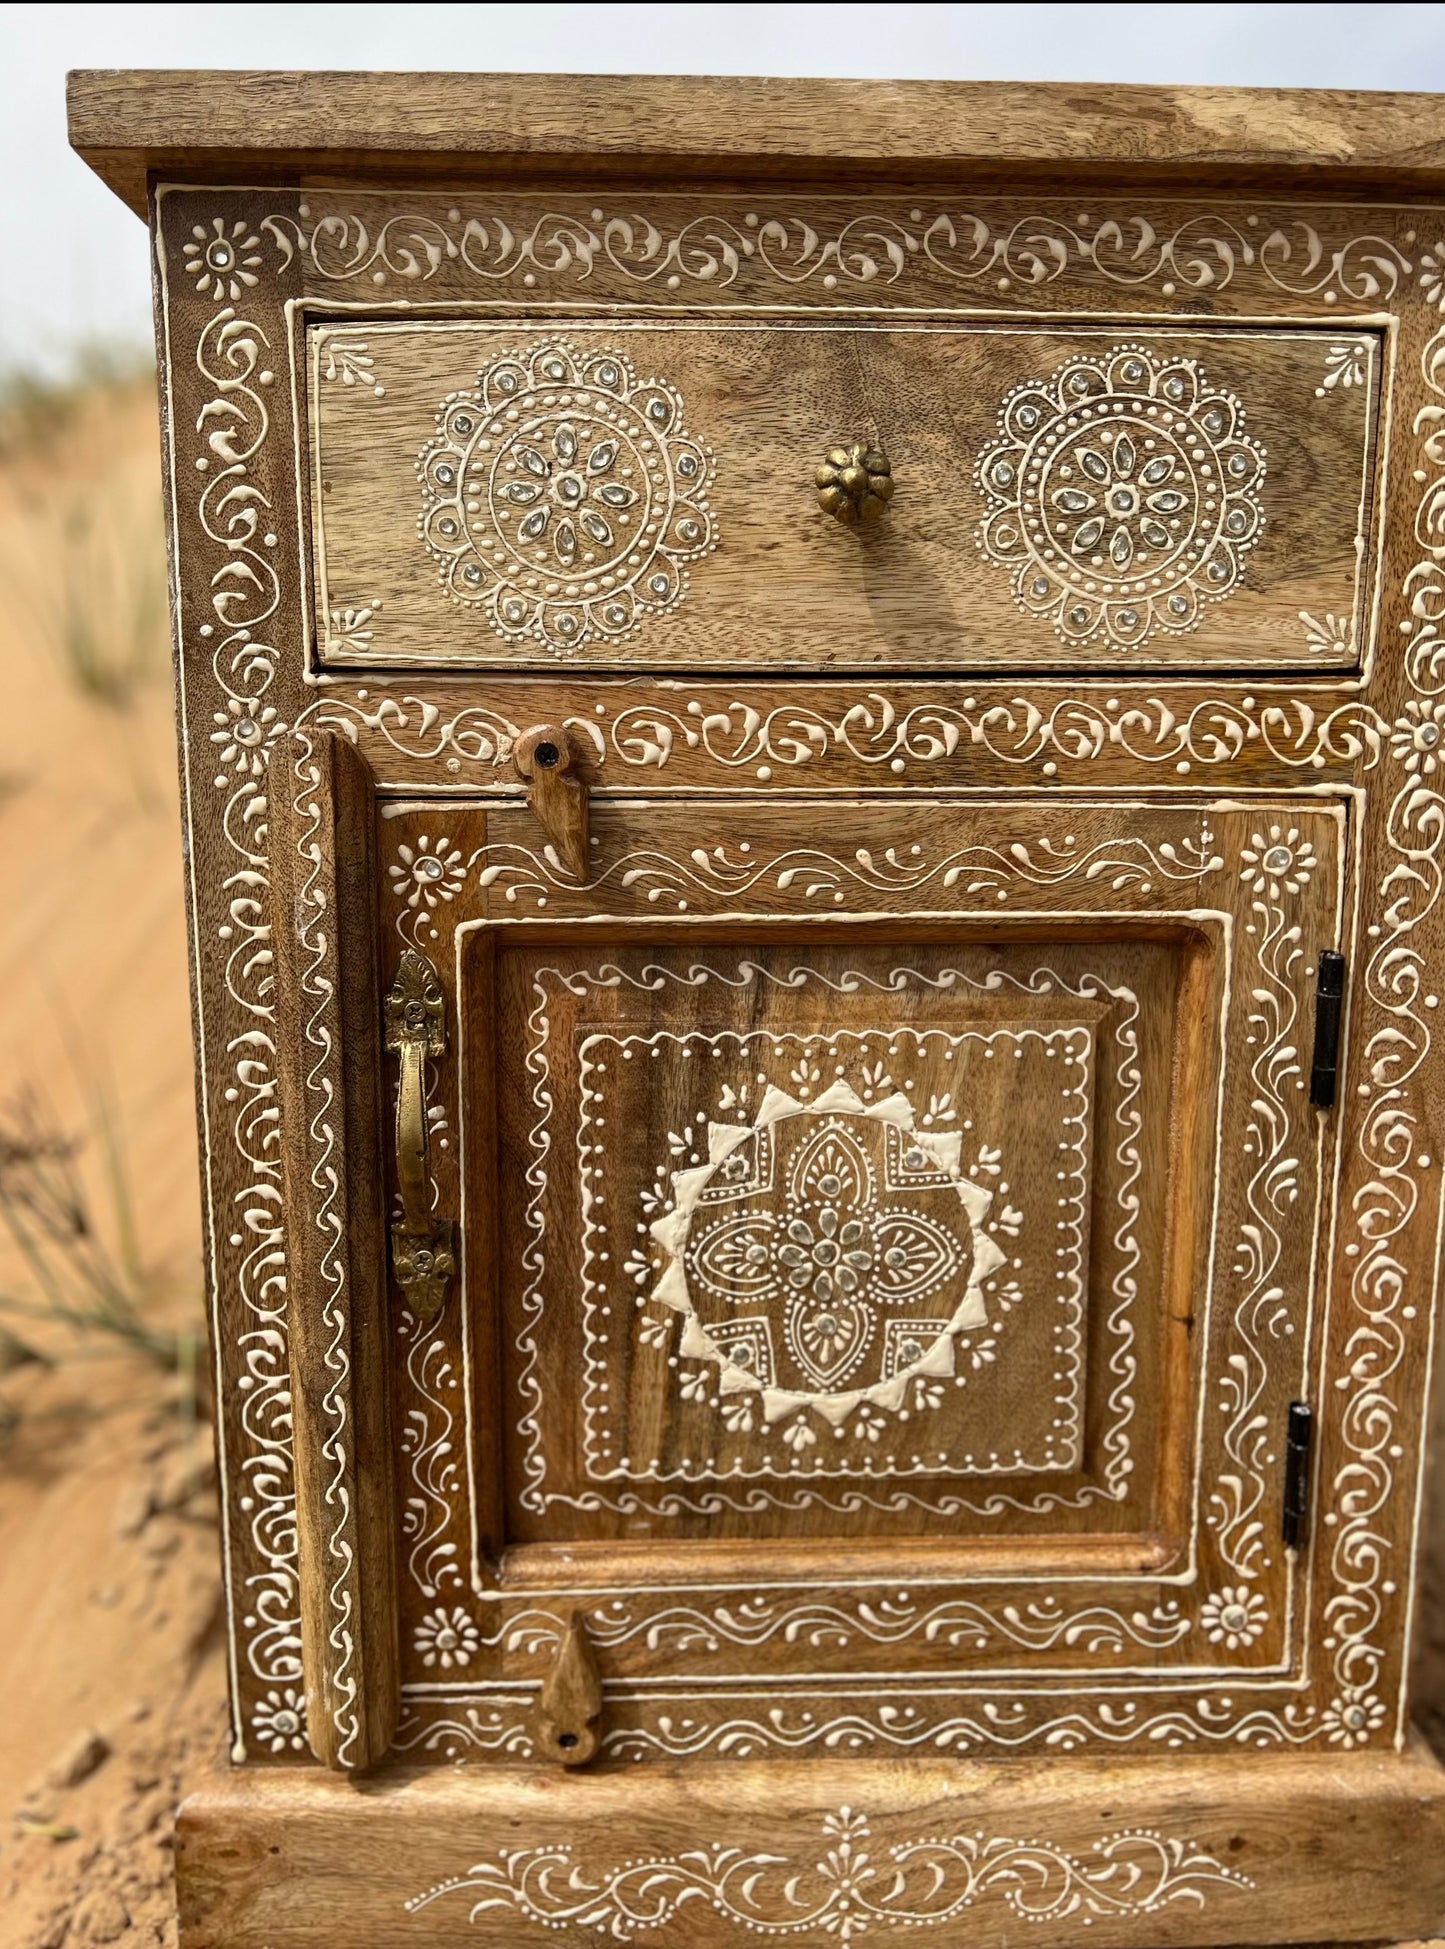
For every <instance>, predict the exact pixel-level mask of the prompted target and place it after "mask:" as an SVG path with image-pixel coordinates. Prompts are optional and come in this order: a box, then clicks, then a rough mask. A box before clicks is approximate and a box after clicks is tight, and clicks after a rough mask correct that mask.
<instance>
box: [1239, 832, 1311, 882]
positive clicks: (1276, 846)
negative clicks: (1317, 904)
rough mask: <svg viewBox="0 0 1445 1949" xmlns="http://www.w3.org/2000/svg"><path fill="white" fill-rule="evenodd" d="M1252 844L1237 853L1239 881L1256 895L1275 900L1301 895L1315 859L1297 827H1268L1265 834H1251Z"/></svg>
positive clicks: (1307, 842) (1308, 880) (1308, 843)
mask: <svg viewBox="0 0 1445 1949" xmlns="http://www.w3.org/2000/svg"><path fill="white" fill-rule="evenodd" d="M1251 839H1252V844H1250V845H1248V846H1246V847H1244V848H1243V850H1242V851H1241V853H1240V859H1241V862H1242V864H1241V867H1240V874H1239V877H1240V879H1241V880H1242V881H1243V882H1244V884H1245V885H1246V886H1247V887H1252V888H1253V889H1254V891H1255V892H1256V893H1257V894H1261V895H1272V896H1275V897H1278V894H1279V892H1280V889H1281V888H1283V890H1284V891H1285V892H1286V893H1302V892H1303V891H1304V889H1305V887H1307V886H1308V885H1309V882H1310V879H1311V876H1312V875H1313V874H1314V871H1315V869H1316V867H1317V866H1318V865H1319V860H1318V858H1317V856H1316V854H1315V849H1314V844H1313V842H1312V841H1310V840H1308V839H1305V838H1303V837H1302V836H1301V833H1300V830H1299V828H1298V826H1271V827H1270V828H1269V830H1268V832H1256V833H1253V834H1252V835H1251Z"/></svg>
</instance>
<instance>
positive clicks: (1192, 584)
mask: <svg viewBox="0 0 1445 1949" xmlns="http://www.w3.org/2000/svg"><path fill="white" fill-rule="evenodd" d="M1386 349H1387V348H1386V345H1385V341H1384V338H1383V335H1382V334H1381V333H1379V332H1377V331H1375V330H1373V329H1370V328H1358V329H1357V328H1353V327H1352V328H1351V329H1350V331H1349V332H1348V333H1347V334H1344V335H1343V336H1342V335H1341V334H1340V333H1339V332H1330V331H1327V330H1321V329H1319V328H1318V327H1315V328H1304V327H1274V328H1270V329H1262V328H1250V327H1244V326H1238V325H1235V326H1229V327H1226V326H1214V325H1211V326H1208V327H1203V326H1200V327H1191V328H1188V329H1178V328H1173V329H1167V330H1159V329H1152V328H1143V327H1140V326H1133V325H1131V324H1129V323H1128V322H1126V321H1117V322H1115V321H1111V322H1110V323H1109V324H1107V325H1106V326H1089V327H1085V326H1072V325H1063V324H1059V325H1048V326H1046V327H1045V326H1038V327H1035V326H1029V327H1027V328H1021V327H1019V326H1018V325H1002V324H991V323H985V322H979V323H969V324H932V323H918V324H906V325H885V324H882V323H879V324H849V325H830V324H821V325H820V324H818V323H816V322H803V321H801V320H800V321H779V322H777V323H769V324H767V325H762V326H760V325H756V324H747V325H742V324H739V325H727V324H715V323H707V324H704V323H696V324H694V323H668V324H666V325H658V324H655V323H652V324H643V323H630V322H627V321H625V320H612V321H608V322H607V323H606V324H603V325H599V324H596V323H593V322H588V323H585V324H583V323H566V324H562V325H556V326H550V325H549V326H547V327H543V326H540V325H538V324H537V323H536V322H530V323H529V322H522V321H508V322H495V321H488V322H439V321H435V320H431V321H421V322H416V323H405V324H391V323H376V322H371V321H368V322H367V323H366V324H365V325H359V324H341V323H335V324H316V325H313V326H312V327H311V328H310V333H309V346H308V364H309V382H310V407H309V411H310V438H311V447H312V530H313V543H314V564H313V566H314V574H313V586H314V601H315V618H314V621H315V658H316V660H317V661H318V662H319V663H320V664H321V665H324V666H329V667H335V668H345V667H349V666H366V665H405V666H413V667H424V666H432V665H450V666H456V667H462V668H475V669H488V668H496V669H500V668H518V669H525V668H536V667H549V666H553V665H555V664H556V662H557V661H558V660H559V659H560V660H563V661H566V662H569V663H571V664H573V665H578V666H584V667H591V668H596V669H599V670H605V669H626V670H633V669H638V668H663V669H699V670H701V669H706V668H710V667H716V668H726V669H729V670H732V671H739V670H747V669H755V670H764V671H799V672H803V671H812V672H816V671H818V670H820V669H823V670H827V671H829V672H844V671H849V670H857V671H875V670H878V669H879V668H880V667H891V668H893V669H905V670H914V671H918V672H921V673H926V672H929V671H934V672H938V673H944V672H947V671H952V670H957V671H965V670H968V671H971V670H980V671H986V670H988V669H1007V670H1017V669H1018V668H1020V667H1032V668H1037V669H1038V670H1040V671H1045V670H1049V669H1077V670H1082V671H1087V670H1094V669H1100V670H1102V669H1116V668H1117V669H1132V668H1140V669H1143V668H1153V667H1160V668H1168V667H1183V668H1187V669H1190V670H1194V669H1198V668H1201V667H1206V666H1208V667H1212V668H1215V669H1217V670H1219V671H1220V672H1228V671H1230V670H1240V671H1249V672H1260V671H1268V670H1304V669H1326V668H1327V669H1332V670H1339V669H1348V668H1351V667H1353V666H1355V665H1356V664H1357V663H1358V662H1359V661H1360V659H1361V656H1362V654H1363V651H1364V649H1365V648H1366V644H1365V641H1364V637H1365V633H1366V630H1367V619H1368V616H1369V613H1370V602H1371V592H1370V582H1371V575H1370V564H1371V559H1372V554H1373V540H1372V538H1373V531H1374V526H1375V521H1376V505H1375V504H1376V485H1375V475H1376V456H1377V447H1378V445H1379V431H1378V430H1379V423H1380V414H1381V406H1380V402H1381V392H1382V371H1383V367H1384V363H1385V352H1386ZM854 442H862V443H866V444H867V445H868V446H870V447H871V448H872V449H874V450H875V451H877V452H879V453H882V454H885V455H886V457H887V460H888V462H889V464H890V467H891V474H890V476H889V478H890V480H891V483H892V490H893V491H892V498H891V501H890V502H889V503H888V505H887V507H886V511H884V510H883V504H882V502H881V499H879V498H878V497H873V498H874V499H875V500H877V502H878V509H879V512H880V517H881V518H879V519H877V520H874V521H870V522H864V523H861V524H858V525H844V524H841V523H840V522H839V521H838V520H836V519H834V518H833V517H832V516H831V515H830V514H829V513H828V512H827V511H825V509H824V508H823V507H822V506H820V503H819V495H818V488H817V476H818V470H819V468H820V465H823V464H825V463H826V457H827V456H828V454H829V453H830V452H832V451H835V450H837V449H838V448H839V445H840V443H842V444H843V445H844V446H847V445H850V444H852V443H854Z"/></svg>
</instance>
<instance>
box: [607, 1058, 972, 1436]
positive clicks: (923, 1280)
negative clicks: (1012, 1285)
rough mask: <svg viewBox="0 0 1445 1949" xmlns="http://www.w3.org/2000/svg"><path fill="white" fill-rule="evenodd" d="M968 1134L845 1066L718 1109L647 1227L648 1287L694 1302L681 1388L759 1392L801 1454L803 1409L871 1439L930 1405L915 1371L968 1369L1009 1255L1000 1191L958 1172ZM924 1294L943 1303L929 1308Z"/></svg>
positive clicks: (726, 1395)
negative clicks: (724, 1117)
mask: <svg viewBox="0 0 1445 1949" xmlns="http://www.w3.org/2000/svg"><path fill="white" fill-rule="evenodd" d="M802 1073H803V1071H802V1068H801V1066H800V1067H799V1068H798V1069H797V1070H795V1071H794V1074H793V1079H792V1080H793V1082H794V1086H795V1087H796V1088H797V1089H798V1090H799V1091H802V1090H805V1089H806V1090H808V1091H810V1092H811V1090H812V1088H813V1087H814V1085H813V1083H812V1082H811V1081H806V1082H805V1081H799V1080H798V1079H799V1077H800V1076H801V1075H802ZM812 1073H813V1072H812V1071H810V1072H809V1074H810V1076H811V1074H812ZM962 1145H963V1138H962V1136H961V1135H960V1134H959V1133H957V1132H950V1133H944V1132H941V1131H936V1130H935V1131H923V1130H920V1129H919V1128H918V1127H917V1119H916V1116H915V1112H914V1109H913V1105H912V1104H911V1103H910V1102H909V1100H908V1098H907V1096H906V1095H905V1094H904V1093H903V1092H902V1091H898V1092H895V1093H894V1094H893V1095H891V1096H889V1097H886V1098H884V1099H882V1100H877V1099H875V1101H874V1102H873V1103H871V1104H869V1103H865V1101H864V1099H863V1098H862V1097H861V1096H860V1095H859V1094H858V1092H857V1091H856V1090H855V1089H854V1088H853V1087H852V1085H851V1084H849V1083H848V1082H846V1081H844V1080H842V1079H841V1078H840V1079H838V1080H836V1081H835V1082H833V1083H832V1084H831V1085H830V1086H829V1087H828V1088H827V1089H825V1090H823V1091H821V1093H819V1094H818V1095H817V1096H816V1097H814V1098H813V1099H812V1100H811V1101H808V1102H805V1101H804V1100H803V1098H802V1096H801V1095H797V1096H795V1095H792V1094H790V1093H789V1092H788V1091H787V1090H784V1089H780V1088H778V1087H777V1086H775V1085H770V1086H769V1087H768V1088H767V1090H766V1092H765V1093H764V1095H763V1097H762V1100H761V1102H760V1104H759V1107H758V1111H757V1114H756V1117H755V1119H754V1120H753V1122H751V1123H738V1124H719V1123H715V1124H710V1125H709V1126H708V1132H707V1160H706V1162H705V1163H702V1164H700V1165H699V1164H696V1163H694V1164H692V1165H690V1166H688V1167H687V1168H685V1169H683V1170H680V1171H675V1172H674V1173H673V1174H672V1187H673V1200H672V1204H671V1207H670V1209H669V1210H668V1211H667V1212H665V1213H664V1215H663V1216H662V1217H661V1218H658V1219H656V1220H654V1221H653V1223H652V1225H651V1226H650V1227H649V1230H650V1232H651V1235H652V1237H653V1239H654V1240H655V1241H656V1242H657V1244H658V1245H659V1246H661V1248H662V1251H663V1256H664V1260H665V1264H664V1269H663V1271H662V1274H661V1277H660V1278H659V1279H658V1280H657V1282H656V1284H655V1285H654V1287H653V1289H652V1293H651V1295H650V1297H651V1299H652V1301H653V1302H655V1303H657V1304H658V1305H660V1306H661V1307H663V1308H665V1309H668V1310H669V1311H671V1312H674V1313H679V1314H681V1315H682V1317H683V1320H684V1330H683V1338H682V1350H683V1352H684V1353H685V1354H687V1355H689V1356H691V1357H692V1358H693V1359H695V1360H696V1361H697V1362H698V1365H697V1367H696V1368H694V1369H692V1370H690V1372H689V1373H688V1374H687V1375H686V1376H684V1377H683V1378H682V1379H681V1381H680V1385H681V1386H682V1388H683V1391H684V1394H685V1395H689V1394H690V1395H691V1396H696V1397H698V1398H704V1397H706V1396H707V1395H709V1394H710V1393H711V1391H712V1390H713V1389H714V1388H715V1389H716V1390H717V1393H718V1398H719V1403H721V1402H722V1401H724V1400H733V1399H736V1398H737V1397H739V1396H744V1397H750V1398H753V1399H754V1400H755V1403H756V1406H757V1407H758V1410H759V1412H760V1414H761V1417H762V1420H763V1423H764V1425H765V1426H767V1427H769V1428H771V1427H774V1426H775V1425H778V1424H781V1427H780V1433H781V1438H782V1440H783V1441H784V1443H785V1444H786V1445H787V1446H788V1447H789V1448H790V1449H791V1450H792V1451H793V1453H794V1454H795V1455H799V1454H801V1453H802V1452H803V1451H804V1450H805V1449H807V1448H810V1447H812V1446H813V1445H814V1444H815V1443H816V1441H817V1431H816V1429H815V1427H814V1426H813V1425H812V1422H811V1419H810V1413H809V1411H812V1412H814V1413H816V1414H817V1415H819V1416H820V1417H821V1418H822V1419H823V1420H824V1421H825V1422H827V1423H828V1424H829V1425H830V1426H832V1427H834V1428H841V1427H842V1426H843V1424H844V1422H845V1421H848V1420H849V1419H850V1417H852V1418H853V1425H854V1427H855V1432H856V1433H858V1434H859V1435H861V1436H862V1437H863V1438H865V1439H867V1440H870V1441H873V1440H876V1439H877V1436H878V1432H879V1431H880V1430H881V1428H882V1427H883V1426H884V1425H885V1424H884V1423H883V1421H882V1419H881V1418H880V1416H879V1414H878V1413H877V1412H876V1411H877V1410H879V1409H882V1410H884V1411H886V1412H890V1413H893V1412H898V1411H906V1410H907V1409H908V1408H909V1406H910V1403H911V1404H912V1405H913V1406H914V1407H921V1406H928V1405H931V1404H932V1401H933V1396H932V1395H930V1394H925V1395H924V1396H922V1397H919V1398H918V1399H916V1400H915V1399H913V1397H912V1391H911V1384H912V1382H913V1381H914V1380H915V1379H917V1378H919V1377H920V1376H925V1375H942V1376H953V1375H954V1374H955V1373H956V1372H957V1364H958V1347H957V1344H956V1343H957V1342H958V1340H959V1336H960V1335H966V1333H967V1331H968V1330H969V1329H976V1328H979V1327H986V1326H987V1323H988V1320H987V1308H986V1304H985V1299H984V1282H985V1280H986V1279H987V1278H988V1277H989V1275H990V1274H991V1273H993V1272H994V1271H996V1270H997V1268H998V1267H999V1266H1001V1265H1002V1264H1003V1263H1004V1258H1005V1255H1004V1253H1003V1251H1002V1249H1001V1248H1000V1246H999V1245H998V1244H997V1243H996V1241H995V1240H994V1239H993V1238H992V1237H990V1236H988V1235H987V1232H986V1231H985V1224H984V1221H985V1219H986V1218H987V1217H988V1216H989V1214H990V1212H991V1208H992V1206H993V1205H994V1202H995V1194H994V1193H993V1191H991V1190H986V1189H985V1188H984V1187H983V1186H982V1185H980V1184H979V1183H977V1182H976V1181H975V1180H974V1179H973V1178H972V1177H970V1176H968V1175H967V1174H966V1173H965V1172H964V1170H963V1166H962V1162H961V1154H962ZM993 1216H994V1218H995V1219H996V1220H998V1221H999V1223H1002V1219H1008V1218H1009V1217H1010V1214H1009V1212H1008V1211H1007V1210H1005V1211H1004V1212H1003V1214H1002V1219H1000V1217H999V1214H997V1213H994V1214H993ZM996 1228H997V1227H996V1226H993V1225H991V1226H990V1227H989V1228H988V1229H989V1230H993V1229H996ZM1004 1229H1007V1227H1004ZM635 1257H636V1265H637V1270H636V1272H635V1274H634V1276H635V1277H638V1278H644V1279H645V1278H646V1276H647V1273H648V1269H649V1268H648V1261H647V1259H646V1258H645V1257H643V1256H642V1255H641V1254H637V1255H635ZM930 1299H933V1300H934V1302H935V1304H934V1307H933V1309H932V1311H933V1312H935V1313H937V1312H938V1311H939V1303H940V1302H941V1307H942V1316H941V1317H938V1318H932V1317H925V1316H924V1315H923V1314H921V1313H920V1310H919V1309H920V1308H926V1302H928V1301H929V1300H930ZM895 1313H896V1314H897V1317H896V1318H895V1317H893V1316H894V1314H895ZM653 1317H654V1318H655V1317H657V1316H656V1315H654V1316H653ZM870 1355H871V1358H870ZM865 1361H867V1362H868V1367H867V1370H866V1371H865V1368H864V1363H865Z"/></svg>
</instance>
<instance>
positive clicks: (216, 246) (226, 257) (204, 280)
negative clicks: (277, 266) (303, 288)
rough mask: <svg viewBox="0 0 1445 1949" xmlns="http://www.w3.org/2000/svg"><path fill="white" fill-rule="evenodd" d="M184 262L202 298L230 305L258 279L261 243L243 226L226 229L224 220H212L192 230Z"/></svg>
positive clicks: (240, 224)
mask: <svg viewBox="0 0 1445 1949" xmlns="http://www.w3.org/2000/svg"><path fill="white" fill-rule="evenodd" d="M185 260H186V269H187V271H188V272H189V273H190V275H191V276H192V277H193V278H194V279H195V281H196V289H197V290H198V291H199V292H200V294H201V296H202V297H205V298H214V299H215V301H216V302H217V304H219V303H220V301H221V300H222V299H223V298H229V299H231V301H232V303H234V302H235V301H236V299H237V298H239V297H241V296H243V295H244V293H245V291H246V288H247V286H248V285H252V284H255V283H256V281H257V278H258V277H259V275H260V271H261V239H260V238H259V237H257V236H255V235H254V234H253V233H252V231H251V229H250V226H249V225H248V224H246V223H245V222H236V223H232V224H231V225H229V226H228V225H227V223H226V219H225V218H224V217H214V218H212V220H211V222H210V224H209V225H206V224H200V223H198V224H196V225H195V227H194V228H193V229H192V231H191V241H190V242H189V243H188V244H187V245H186V247H185Z"/></svg>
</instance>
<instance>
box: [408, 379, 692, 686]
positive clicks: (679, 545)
mask: <svg viewBox="0 0 1445 1949" xmlns="http://www.w3.org/2000/svg"><path fill="white" fill-rule="evenodd" d="M437 428H438V430H437V432H436V434H435V435H434V436H433V438H432V439H430V440H429V441H428V442H427V444H426V445H425V446H424V447H423V448H422V450H421V453H420V455H419V456H418V458H417V473H418V476H419V478H420V480H421V490H422V509H421V516H420V522H419V526H420V532H421V538H422V541H423V542H424V543H425V545H426V547H427V549H428V550H429V552H430V553H431V554H432V555H433V556H434V557H435V558H436V561H437V563H438V567H439V570H440V575H441V581H442V586H443V587H444V588H445V589H446V590H447V592H448V594H449V595H451V596H453V597H454V598H455V599H456V600H457V601H458V602H461V603H463V604H465V605H466V607H467V608H469V609H477V610H480V611H481V612H482V613H483V614H484V615H485V616H486V617H487V620H488V621H489V622H490V623H491V625H492V627H493V628H494V629H495V630H496V632H497V634H498V635H499V636H501V637H503V638H504V639H505V640H506V641H507V642H509V643H522V642H525V641H528V640H532V641H535V642H537V643H539V644H542V645H543V646H545V648H547V649H549V650H551V651H554V652H555V653H557V654H558V655H562V656H566V655H570V654H573V653H575V652H576V651H578V650H580V649H581V648H582V647H583V645H584V644H586V643H594V642H602V643H605V642H609V641H620V640H621V639H622V638H623V637H626V636H629V635H631V634H632V632H633V630H635V629H636V628H637V626H638V624H639V622H641V620H642V619H643V618H644V617H645V616H649V615H657V614H660V613H661V612H662V611H664V610H667V609H671V608H673V607H674V606H675V605H676V604H677V603H678V602H679V601H680V600H681V599H682V597H683V595H684V594H685V592H686V589H687V580H688V572H687V564H688V563H690V562H693V561H696V560H697V559H698V557H699V556H702V555H707V554H710V553H711V552H712V550H713V549H714V548H715V547H716V546H717V535H716V523H715V521H714V518H713V515H712V512H711V510H710V509H709V507H708V503H707V493H708V489H709V487H710V486H711V484H712V478H713V457H712V454H711V451H710V450H709V449H708V448H707V447H705V446H703V445H702V443H701V442H700V441H698V440H695V439H693V438H692V436H691V435H690V434H689V433H688V432H687V431H686V429H685V427H684V425H683V403H682V398H681V395H680V394H679V393H678V392H677V390H676V388H675V387H673V386H670V385H668V384H667V383H666V382H665V381H664V380H661V379H644V380H639V379H638V377H637V374H636V373H635V372H634V370H633V368H632V365H631V362H630V361H629V360H628V359H626V358H625V357H624V356H623V355H622V354H621V353H620V352H612V351H605V352H595V351H594V352H586V351H582V350H581V349H580V348H578V347H577V346H574V345H570V344H566V343H563V342H549V343H547V344H543V345H538V346H534V347H533V348H532V349H530V350H529V351H525V352H506V353H503V354H502V355H501V356H500V357H499V358H496V359H494V360H493V361H492V363H491V364H490V365H488V366H485V367H484V368H483V369H482V371H481V372H480V373H479V374H478V375H477V384H476V387H475V388H474V389H472V390H471V391H468V392H457V393H452V394H450V395H449V397H448V398H447V399H446V400H445V402H444V403H443V405H442V408H441V411H440V412H439V413H438V415H437Z"/></svg>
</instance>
